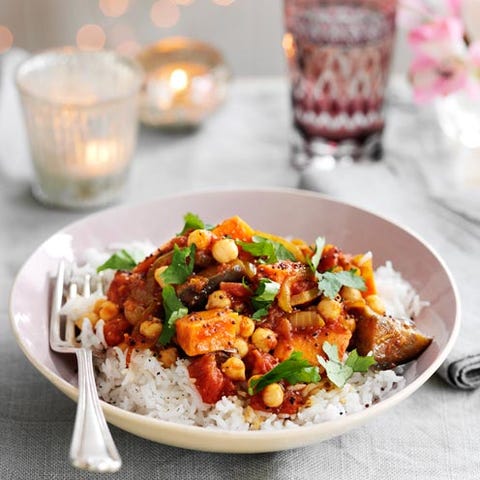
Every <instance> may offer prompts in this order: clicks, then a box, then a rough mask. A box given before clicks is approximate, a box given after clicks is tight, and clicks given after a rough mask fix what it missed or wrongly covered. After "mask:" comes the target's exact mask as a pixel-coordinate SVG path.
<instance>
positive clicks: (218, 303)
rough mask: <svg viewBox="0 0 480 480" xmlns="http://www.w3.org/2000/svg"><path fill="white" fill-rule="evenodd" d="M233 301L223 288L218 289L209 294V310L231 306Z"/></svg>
mask: <svg viewBox="0 0 480 480" xmlns="http://www.w3.org/2000/svg"><path fill="white" fill-rule="evenodd" d="M231 306H232V301H231V300H230V298H229V296H228V295H227V294H226V293H225V292H224V291H223V290H216V291H215V292H212V293H211V294H210V295H209V296H208V302H207V310H211V309H212V308H230V307H231Z"/></svg>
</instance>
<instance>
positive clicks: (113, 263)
mask: <svg viewBox="0 0 480 480" xmlns="http://www.w3.org/2000/svg"><path fill="white" fill-rule="evenodd" d="M136 265H137V262H136V261H135V259H134V258H133V257H132V255H130V253H128V252H127V251H126V250H125V249H122V250H120V251H118V252H116V253H114V254H113V255H112V256H111V257H110V258H109V259H108V260H107V261H106V262H105V263H104V264H103V265H100V266H99V267H98V268H97V273H100V272H102V271H103V270H108V269H112V270H128V271H130V270H132V269H133V268H134V267H135V266H136Z"/></svg>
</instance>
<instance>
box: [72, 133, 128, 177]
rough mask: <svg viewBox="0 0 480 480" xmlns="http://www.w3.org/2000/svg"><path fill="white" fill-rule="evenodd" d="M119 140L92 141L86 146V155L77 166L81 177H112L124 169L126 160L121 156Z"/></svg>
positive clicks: (77, 172)
mask: <svg viewBox="0 0 480 480" xmlns="http://www.w3.org/2000/svg"><path fill="white" fill-rule="evenodd" d="M120 149H121V145H120V143H119V142H118V140H115V139H110V140H90V141H88V142H87V143H86V144H85V153H84V157H83V161H82V158H80V162H79V163H78V164H77V165H76V166H77V168H76V172H75V173H76V174H77V175H78V176H79V177H97V176H101V175H111V174H112V173H115V172H118V171H120V170H122V169H123V168H124V164H125V161H124V158H122V155H121V154H120Z"/></svg>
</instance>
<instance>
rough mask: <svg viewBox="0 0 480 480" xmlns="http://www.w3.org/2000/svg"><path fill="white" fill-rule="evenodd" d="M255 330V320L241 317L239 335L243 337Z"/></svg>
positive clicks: (250, 334)
mask: <svg viewBox="0 0 480 480" xmlns="http://www.w3.org/2000/svg"><path fill="white" fill-rule="evenodd" d="M254 330H255V322H254V321H253V320H252V319H251V318H249V317H242V319H241V320H240V332H239V333H240V335H241V336H242V337H244V338H248V337H251V336H252V334H253V331H254Z"/></svg>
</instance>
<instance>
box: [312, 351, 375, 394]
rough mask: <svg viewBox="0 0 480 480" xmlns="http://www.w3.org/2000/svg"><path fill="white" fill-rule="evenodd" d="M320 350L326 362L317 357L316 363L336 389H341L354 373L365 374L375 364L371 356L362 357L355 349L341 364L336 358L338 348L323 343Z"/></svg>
mask: <svg viewBox="0 0 480 480" xmlns="http://www.w3.org/2000/svg"><path fill="white" fill-rule="evenodd" d="M322 348H323V351H324V352H325V353H326V355H327V356H328V360H325V359H324V358H323V357H321V356H320V355H318V356H317V358H318V361H319V362H320V365H322V367H323V368H324V369H325V373H326V374H327V377H328V379H329V380H330V381H331V382H332V383H333V384H334V385H336V386H337V387H338V388H343V387H344V386H345V384H346V383H347V380H348V379H349V378H350V377H351V376H352V375H353V374H354V373H355V372H366V371H367V370H368V369H369V368H370V366H371V365H374V364H375V363H376V361H375V359H374V358H373V355H367V356H365V357H362V356H361V355H359V354H358V353H357V350H356V349H355V350H352V351H351V352H350V353H349V355H348V358H347V359H346V361H345V363H343V362H342V361H340V359H339V358H338V347H337V346H336V345H331V344H330V343H328V342H324V343H323V345H322Z"/></svg>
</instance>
